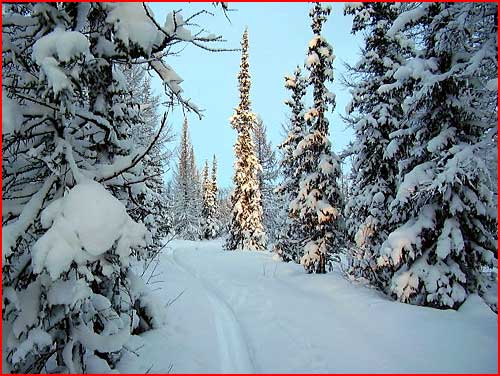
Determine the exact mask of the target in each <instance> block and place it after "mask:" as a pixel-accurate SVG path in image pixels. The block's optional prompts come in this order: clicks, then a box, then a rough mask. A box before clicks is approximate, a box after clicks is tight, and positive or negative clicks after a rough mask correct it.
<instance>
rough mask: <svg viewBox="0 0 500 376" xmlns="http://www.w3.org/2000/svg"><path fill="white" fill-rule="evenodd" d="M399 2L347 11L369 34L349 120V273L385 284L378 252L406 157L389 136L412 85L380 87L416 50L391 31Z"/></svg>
mask: <svg viewBox="0 0 500 376" xmlns="http://www.w3.org/2000/svg"><path fill="white" fill-rule="evenodd" d="M400 6H401V5H400V4H391V3H360V4H356V5H351V4H349V5H347V6H346V8H345V13H346V14H351V15H352V16H353V26H352V33H360V32H364V39H365V40H364V47H363V48H362V51H361V55H360V56H361V58H360V60H359V61H358V63H357V64H356V65H355V66H354V67H350V81H349V82H348V85H349V87H350V89H351V94H352V100H351V102H350V103H349V105H348V107H347V114H348V117H347V122H348V124H349V125H350V126H351V127H352V128H353V129H354V132H355V140H354V142H353V144H352V146H351V147H350V150H349V151H348V153H349V154H350V155H351V156H352V173H351V177H350V178H351V180H352V182H351V187H352V191H351V194H350V198H349V201H348V202H347V206H346V222H347V230H348V234H349V238H350V240H351V242H354V243H355V244H356V247H353V248H352V250H351V254H350V269H349V273H350V274H351V275H352V276H354V277H364V278H366V279H368V280H369V281H371V282H372V283H374V284H377V285H380V284H381V283H382V284H383V283H384V282H383V281H380V280H379V278H382V279H384V276H378V272H379V271H378V270H377V263H376V259H377V257H378V252H379V250H380V246H381V245H382V243H383V242H384V241H385V240H386V239H387V236H388V234H389V233H390V232H391V231H392V230H394V225H393V224H392V223H391V212H390V211H389V210H388V208H389V206H390V204H391V203H392V200H393V199H394V197H395V196H396V189H397V178H398V160H399V157H400V156H401V153H400V152H398V150H392V149H393V148H391V146H393V145H392V144H391V143H390V142H391V139H390V135H391V133H392V132H394V131H397V130H398V129H399V128H400V125H401V121H402V119H403V107H402V102H403V100H404V99H405V98H406V93H407V91H408V90H407V89H408V88H407V85H406V86H403V87H395V88H394V89H392V90H384V91H378V90H379V88H380V87H381V86H382V85H388V84H391V83H393V82H394V79H393V77H392V76H393V74H394V72H395V71H396V70H397V69H398V68H399V67H401V66H402V65H403V64H404V63H405V59H406V58H407V57H409V56H411V52H412V51H411V49H410V47H409V46H410V45H411V44H410V43H407V42H408V41H407V40H406V38H405V36H404V35H402V34H401V33H397V34H395V35H389V34H388V30H389V29H390V28H391V26H392V25H393V22H394V20H395V19H396V18H397V16H398V14H399V13H400ZM405 88H406V90H405ZM380 272H382V271H380Z"/></svg>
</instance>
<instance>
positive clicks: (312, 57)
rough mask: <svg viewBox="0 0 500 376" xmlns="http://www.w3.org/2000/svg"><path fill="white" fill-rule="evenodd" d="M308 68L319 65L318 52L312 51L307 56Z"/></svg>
mask: <svg viewBox="0 0 500 376" xmlns="http://www.w3.org/2000/svg"><path fill="white" fill-rule="evenodd" d="M305 64H306V66H308V67H312V66H313V65H317V64H319V56H318V54H317V53H316V52H314V51H312V52H310V53H309V55H307V58H306V63H305Z"/></svg>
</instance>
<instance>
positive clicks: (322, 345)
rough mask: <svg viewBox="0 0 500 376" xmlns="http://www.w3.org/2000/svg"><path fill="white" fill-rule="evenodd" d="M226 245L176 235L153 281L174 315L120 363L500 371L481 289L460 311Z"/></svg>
mask: <svg viewBox="0 0 500 376" xmlns="http://www.w3.org/2000/svg"><path fill="white" fill-rule="evenodd" d="M222 245H223V243H222V241H221V240H214V241H201V242H191V241H180V240H179V241H174V242H172V243H171V244H169V245H168V247H167V248H168V249H167V250H166V251H165V252H164V253H163V254H162V255H161V256H160V261H159V264H158V268H157V270H158V271H161V272H162V273H163V274H162V275H161V276H160V277H158V278H157V279H158V280H157V281H156V282H154V283H153V284H152V285H151V287H152V288H153V289H154V288H158V287H160V288H161V289H160V290H158V291H155V292H154V295H155V297H156V298H157V300H158V302H159V304H161V305H166V306H167V312H166V313H167V314H166V325H165V327H163V328H160V329H157V330H152V331H149V332H146V333H144V334H142V335H141V336H140V337H135V339H134V341H133V342H134V343H131V344H129V345H128V346H129V348H131V349H133V350H134V353H135V354H134V353H130V354H125V356H124V359H123V360H122V361H121V362H120V364H119V369H120V371H122V372H127V373H131V372H134V373H144V372H146V371H148V370H149V372H150V373H165V372H171V373H252V372H253V373H352V372H354V373H373V372H379V373H393V372H396V373H441V372H443V373H464V372H465V373H496V372H497V349H498V335H497V327H498V323H497V316H496V315H495V314H493V313H492V312H491V311H490V310H489V308H487V307H486V306H484V305H483V304H482V303H481V302H480V301H479V300H478V299H479V298H478V299H475V298H477V297H471V300H470V302H469V301H468V302H466V304H464V306H463V309H461V310H460V311H459V312H456V311H451V310H448V311H442V310H435V309H430V308H422V307H416V306H411V305H407V304H400V303H395V302H392V301H390V300H389V299H387V298H386V297H384V296H382V295H381V294H380V293H378V292H376V291H375V290H373V289H369V288H366V287H364V286H362V285H359V284H356V283H352V282H349V281H347V280H346V279H345V278H344V277H343V276H342V274H341V273H340V272H338V271H334V272H332V273H328V274H327V275H308V274H305V273H304V271H303V269H302V267H301V266H300V265H295V264H290V263H288V264H286V263H283V262H280V261H278V260H276V259H275V258H274V257H273V254H272V253H270V252H248V251H235V252H229V251H224V250H223V249H222ZM160 280H161V281H160ZM180 294H181V295H180ZM176 298H177V299H176ZM173 300H175V301H174V302H172V301H173Z"/></svg>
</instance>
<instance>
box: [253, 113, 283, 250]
mask: <svg viewBox="0 0 500 376" xmlns="http://www.w3.org/2000/svg"><path fill="white" fill-rule="evenodd" d="M254 141H255V148H256V153H257V158H258V159H259V163H260V165H261V167H262V170H261V171H259V173H258V176H257V178H258V181H259V189H260V193H261V197H262V213H263V215H262V224H263V226H264V231H265V233H266V234H267V236H268V240H269V241H270V242H273V241H274V240H275V231H276V229H277V217H278V206H277V200H276V195H275V193H274V189H275V188H276V187H275V185H276V179H277V177H278V162H277V159H276V153H275V151H274V150H273V147H272V144H271V142H270V141H268V139H267V129H266V126H265V124H264V122H263V121H262V119H261V118H260V117H259V116H257V122H256V125H255V132H254Z"/></svg>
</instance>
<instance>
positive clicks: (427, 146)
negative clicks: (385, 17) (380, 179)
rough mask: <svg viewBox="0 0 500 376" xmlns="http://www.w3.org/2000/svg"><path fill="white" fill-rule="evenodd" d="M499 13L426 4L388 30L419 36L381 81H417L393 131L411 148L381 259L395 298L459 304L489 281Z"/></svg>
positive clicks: (395, 139) (493, 254) (493, 246)
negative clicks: (418, 48)
mask: <svg viewBox="0 0 500 376" xmlns="http://www.w3.org/2000/svg"><path fill="white" fill-rule="evenodd" d="M496 15H497V6H496V4H486V3H484V4H473V3H425V4H421V5H419V6H418V7H417V8H416V9H413V10H410V11H407V12H404V13H402V14H401V15H400V16H399V17H398V18H397V19H396V21H395V22H394V24H393V26H392V27H391V29H390V30H389V31H388V33H389V35H394V34H395V33H396V32H399V31H401V30H403V31H406V32H408V33H411V32H412V26H413V25H415V26H414V27H416V28H418V30H419V31H420V32H421V37H422V45H423V50H422V52H421V53H420V54H419V55H418V56H416V57H414V58H411V59H409V60H408V61H407V62H406V64H405V65H404V66H402V67H400V68H399V69H398V70H397V71H396V72H395V73H394V75H393V76H394V78H395V79H396V82H395V83H393V84H388V85H384V86H382V87H380V88H379V89H378V91H379V92H383V91H385V90H390V89H393V88H394V87H398V86H401V85H404V84H405V83H406V82H407V81H408V80H409V79H416V80H418V83H417V84H416V86H415V89H414V91H413V93H412V95H411V96H409V97H408V98H407V99H406V100H405V101H404V108H405V118H404V120H403V127H402V129H400V130H398V131H396V132H394V133H393V134H392V135H391V138H392V141H391V144H393V145H394V146H395V147H398V146H401V145H404V146H405V147H406V148H407V152H406V154H405V156H404V158H402V160H401V161H400V163H399V170H400V179H401V184H400V185H399V187H398V191H397V194H396V197H395V200H394V202H393V203H392V204H391V209H392V212H393V213H397V215H398V216H397V217H395V218H393V219H394V220H395V223H396V225H397V228H396V229H395V230H394V231H393V232H391V233H390V234H389V236H388V238H387V240H386V241H385V242H384V243H383V244H382V246H381V249H380V256H379V257H378V259H377V263H378V266H379V268H386V269H387V270H388V271H389V272H390V273H391V274H390V275H391V278H390V280H389V281H388V283H387V285H386V286H385V290H386V291H387V293H389V294H390V295H392V296H394V297H395V298H396V299H398V300H399V301H402V302H408V303H412V304H419V305H429V306H433V307H438V308H457V307H458V306H459V305H460V304H461V303H462V302H463V301H464V300H465V298H466V297H467V295H468V294H471V293H479V294H480V295H483V296H484V295H485V293H486V291H487V289H488V288H489V285H490V283H491V281H489V280H488V278H487V274H485V273H484V270H483V269H484V268H485V267H496V265H497V234H496V226H497V216H496V207H495V205H494V201H493V194H492V190H491V184H490V175H489V171H488V167H487V165H486V163H485V161H484V159H483V155H484V152H483V148H484V147H490V145H491V142H492V141H491V135H492V132H491V130H492V129H496V128H494V127H496V116H497V112H496V111H495V113H494V114H491V113H490V112H488V111H487V110H486V109H488V108H489V107H488V106H485V103H487V102H488V101H490V99H491V98H490V97H491V95H492V94H491V91H489V90H488V86H490V85H491V75H489V74H487V72H488V71H489V70H490V69H491V67H492V66H495V67H497V43H498V41H497V19H496ZM495 79H496V78H495ZM495 86H496V84H495ZM494 90H496V87H495V88H494ZM493 95H495V96H496V92H494V94H493ZM490 110H491V109H490ZM493 117H494V121H492V120H493V119H492V118H493ZM494 133H496V131H495V132H494ZM389 147H391V146H389ZM490 304H495V303H494V302H490Z"/></svg>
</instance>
